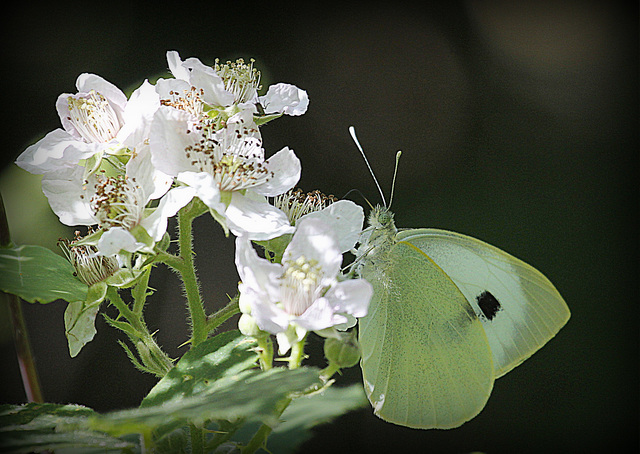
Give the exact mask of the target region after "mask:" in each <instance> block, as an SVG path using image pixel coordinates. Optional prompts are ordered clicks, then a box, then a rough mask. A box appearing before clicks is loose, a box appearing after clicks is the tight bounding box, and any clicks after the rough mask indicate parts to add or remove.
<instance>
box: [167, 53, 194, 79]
mask: <svg viewBox="0 0 640 454" xmlns="http://www.w3.org/2000/svg"><path fill="white" fill-rule="evenodd" d="M167 63H168V64H169V71H171V74H173V77H175V78H176V79H181V80H184V81H187V82H188V81H189V71H188V70H187V68H185V67H184V66H182V60H181V59H180V55H179V54H178V52H176V51H175V50H170V51H168V52H167Z"/></svg>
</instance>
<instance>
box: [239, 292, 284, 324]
mask: <svg viewBox="0 0 640 454" xmlns="http://www.w3.org/2000/svg"><path fill="white" fill-rule="evenodd" d="M245 298H247V299H249V300H250V302H251V316H252V317H253V318H254V320H255V321H256V323H257V324H258V326H259V327H260V329H261V330H263V331H267V332H269V333H272V334H276V333H280V332H282V331H284V330H285V329H287V327H288V326H289V316H288V315H287V314H286V313H285V312H284V311H283V310H282V309H280V308H278V307H277V306H276V305H275V304H273V303H272V302H270V301H268V300H267V299H266V298H265V297H264V294H261V293H257V292H254V291H253V290H247V291H246V293H245Z"/></svg>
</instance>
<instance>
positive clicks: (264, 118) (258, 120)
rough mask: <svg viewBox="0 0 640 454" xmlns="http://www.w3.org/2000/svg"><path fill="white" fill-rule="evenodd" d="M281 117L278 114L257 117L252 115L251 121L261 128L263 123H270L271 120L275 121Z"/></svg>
mask: <svg viewBox="0 0 640 454" xmlns="http://www.w3.org/2000/svg"><path fill="white" fill-rule="evenodd" d="M281 116H282V114H281V113H279V114H270V115H261V116H257V115H254V116H253V121H255V123H256V125H258V126H261V125H263V124H265V123H268V122H270V121H271V120H275V119H276V118H280V117H281Z"/></svg>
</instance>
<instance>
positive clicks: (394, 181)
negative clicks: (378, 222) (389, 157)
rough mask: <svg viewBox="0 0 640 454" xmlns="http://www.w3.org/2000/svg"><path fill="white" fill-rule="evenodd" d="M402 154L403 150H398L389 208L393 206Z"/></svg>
mask: <svg viewBox="0 0 640 454" xmlns="http://www.w3.org/2000/svg"><path fill="white" fill-rule="evenodd" d="M400 156H402V151H400V150H398V152H397V153H396V167H395V169H393V180H391V198H390V200H389V206H388V207H387V208H391V204H392V203H393V194H395V189H396V175H397V174H398V164H399V163H400Z"/></svg>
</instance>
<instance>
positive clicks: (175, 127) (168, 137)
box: [149, 107, 200, 176]
mask: <svg viewBox="0 0 640 454" xmlns="http://www.w3.org/2000/svg"><path fill="white" fill-rule="evenodd" d="M191 119H192V117H191V115H189V114H188V113H187V112H184V111H181V110H177V109H173V108H171V107H160V108H159V109H158V110H157V112H156V113H155V114H154V116H153V122H152V123H151V135H150V139H149V142H150V146H151V160H152V162H153V165H154V166H155V168H156V169H158V170H160V171H161V172H164V173H166V174H167V175H171V176H176V175H178V173H180V172H183V171H194V170H197V169H195V168H194V166H193V165H192V164H191V162H190V160H189V158H187V155H186V153H185V149H186V148H187V147H188V146H193V145H195V143H196V142H197V141H198V140H199V138H200V136H199V135H198V134H195V133H187V131H188V127H189V121H190V120H191Z"/></svg>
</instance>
